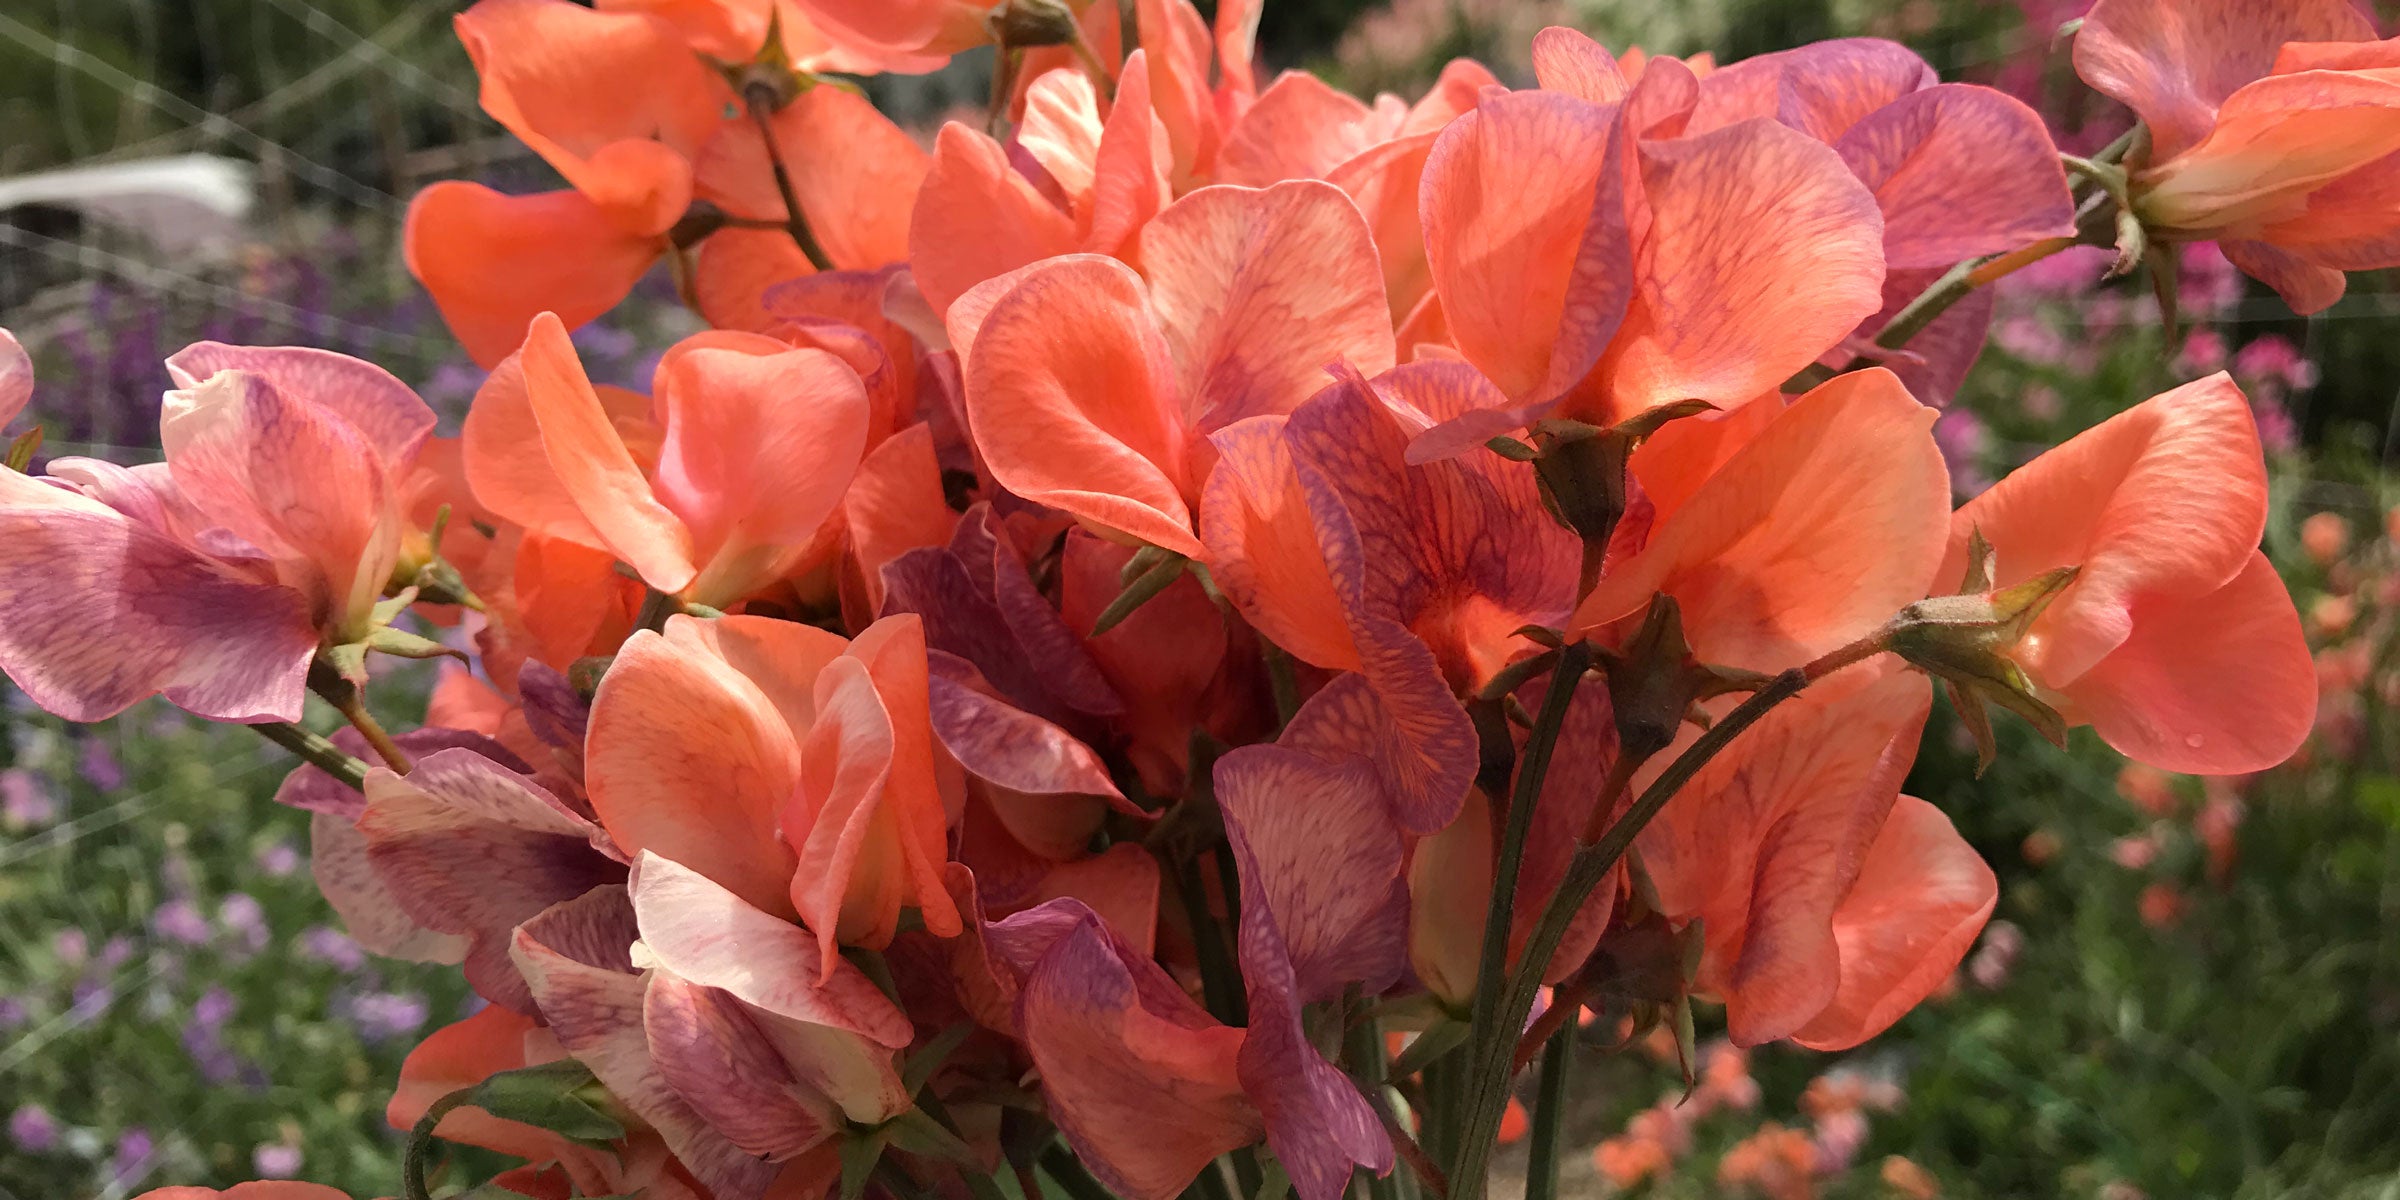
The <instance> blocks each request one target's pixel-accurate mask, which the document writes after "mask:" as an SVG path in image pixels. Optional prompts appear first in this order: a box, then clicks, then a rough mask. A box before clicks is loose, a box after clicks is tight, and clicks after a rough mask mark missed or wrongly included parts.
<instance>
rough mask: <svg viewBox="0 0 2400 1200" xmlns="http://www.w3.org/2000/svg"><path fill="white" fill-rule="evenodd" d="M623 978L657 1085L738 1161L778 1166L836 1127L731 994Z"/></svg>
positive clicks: (828, 1108)
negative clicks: (653, 1065)
mask: <svg viewBox="0 0 2400 1200" xmlns="http://www.w3.org/2000/svg"><path fill="white" fill-rule="evenodd" d="M627 978H628V979H629V980H632V982H633V983H634V987H635V991H636V993H637V997H638V1010H637V1011H638V1019H639V1020H640V1022H641V1025H640V1028H641V1029H642V1031H643V1033H644V1036H645V1039H646V1040H647V1042H648V1045H649V1049H650V1054H651V1055H652V1056H653V1057H654V1058H655V1059H656V1061H657V1071H658V1075H659V1078H660V1081H661V1082H663V1083H664V1084H665V1085H666V1086H667V1090H668V1092H669V1094H670V1095H673V1096H674V1097H675V1098H676V1099H677V1100H678V1101H680V1102H682V1103H683V1104H684V1105H685V1106H687V1107H688V1108H690V1109H692V1110H693V1113H694V1116H695V1117H697V1118H698V1119H700V1120H701V1121H703V1122H705V1123H706V1125H707V1127H708V1128H710V1129H712V1130H714V1131H715V1132H716V1133H717V1135H718V1136H720V1137H722V1138H723V1139H724V1140H725V1141H726V1142H728V1143H730V1144H731V1145H733V1146H734V1147H736V1148H737V1149H738V1150H739V1151H740V1152H741V1154H742V1156H743V1157H744V1158H745V1159H747V1160H748V1161H750V1162H751V1163H754V1164H757V1165H759V1166H765V1165H766V1164H769V1163H780V1162H784V1161H787V1160H789V1159H792V1158H794V1157H797V1156H798V1155H801V1154H804V1153H806V1152H807V1151H809V1150H810V1149H812V1148H814V1147H816V1146H818V1145H821V1144H823V1143H825V1142H826V1141H827V1140H828V1139H830V1138H831V1137H832V1136H833V1134H834V1131H835V1130H837V1129H839V1128H840V1127H841V1121H842V1113H841V1110H840V1109H839V1108H837V1107H835V1106H834V1104H833V1103H832V1101H831V1100H830V1099H829V1098H827V1097H825V1096H823V1095H821V1094H817V1093H816V1092H815V1091H814V1090H813V1089H809V1088H805V1087H798V1086H795V1081H794V1080H793V1078H792V1070H791V1068H790V1067H789V1066H788V1065H787V1064H786V1063H785V1062H784V1058H783V1056H782V1055H781V1054H779V1053H777V1050H776V1046H775V1043H773V1042H772V1041H769V1040H768V1037H767V1034H766V1032H765V1031H764V1030H763V1029H761V1028H760V1025H759V1022H758V1021H756V1020H754V1019H753V1018H752V1017H751V1015H750V1013H749V1012H747V1011H745V1009H744V1006H743V1004H742V1002H741V1001H740V1000H738V999H735V998H734V996H733V994H732V993H730V992H727V991H724V990H722V989H719V988H713V987H705V986H702V985H700V984H696V983H693V982H691V981H690V980H687V979H682V978H679V977H677V976H676V975H673V974H671V973H668V972H663V971H662V972H656V973H653V974H652V975H651V976H650V977H649V979H647V980H641V979H638V978H635V977H632V976H628V977H627Z"/></svg>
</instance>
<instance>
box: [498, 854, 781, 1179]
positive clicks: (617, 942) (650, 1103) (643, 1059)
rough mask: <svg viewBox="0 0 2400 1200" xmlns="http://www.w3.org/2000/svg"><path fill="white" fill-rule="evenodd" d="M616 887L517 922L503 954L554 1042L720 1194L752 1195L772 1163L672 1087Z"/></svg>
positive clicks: (625, 904) (771, 1173) (628, 915)
mask: <svg viewBox="0 0 2400 1200" xmlns="http://www.w3.org/2000/svg"><path fill="white" fill-rule="evenodd" d="M636 932H637V931H636V929H635V926H634V919H633V906H632V904H631V903H630V902H629V901H628V900H627V899H626V897H625V889H624V888H623V887H621V886H610V887H601V888H594V889H593V890H591V891H590V892H587V893H585V894H584V895H582V896H579V897H577V898H575V899H573V900H568V901H565V902H563V903H560V904H557V905H554V906H552V907H551V908H549V909H547V910H545V911H543V912H542V913H541V914H540V915H539V916H536V917H535V918H533V919H532V920H530V921H527V922H525V923H524V924H523V925H521V926H519V927H518V928H517V930H516V932H515V933H514V934H513V935H512V937H511V944H510V957H511V959H512V960H513V961H514V964H515V966H516V967H517V969H518V970H519V971H521V972H523V974H524V977H525V982H526V985H527V987H528V988H529V990H530V992H531V994H532V997H533V1000H534V1002H535V1003H536V1004H537V1005H538V1006H539V1008H540V1010H541V1014H542V1019H543V1020H544V1021H545V1022H546V1023H547V1024H548V1025H549V1027H550V1030H551V1032H552V1033H554V1034H556V1035H557V1037H558V1041H559V1044H560V1045H561V1046H563V1047H565V1048H566V1050H567V1052H568V1053H570V1054H572V1055H574V1056H575V1057H576V1059H577V1060H578V1061H580V1062H582V1063H583V1064H584V1065H585V1066H587V1067H589V1068H591V1071H592V1074H593V1075H594V1076H595V1077H596V1078H598V1079H599V1080H600V1082H601V1084H602V1085H603V1086H605V1087H607V1088H608V1090H609V1094H610V1095H612V1096H614V1097H615V1098H616V1099H617V1101H618V1102H619V1103H621V1104H624V1105H625V1106H626V1107H627V1108H628V1109H631V1110H632V1112H633V1114H634V1115H635V1116H638V1117H640V1118H641V1119H642V1121H643V1122H644V1123H646V1124H648V1125H649V1126H650V1127H651V1128H653V1129H655V1130H657V1131H658V1133H659V1135H660V1137H661V1138H663V1139H664V1140H665V1141H666V1143H667V1148H668V1149H669V1150H672V1151H674V1153H675V1157H676V1159H677V1160H678V1161H680V1162H682V1163H683V1165H684V1166H685V1167H686V1168H688V1169H690V1170H691V1172H692V1175H693V1177H694V1178H696V1179H698V1180H699V1181H700V1182H701V1183H702V1184H703V1185H705V1186H707V1188H708V1189H709V1190H710V1192H712V1193H714V1194H715V1195H716V1196H718V1197H720V1200H754V1198H755V1197H757V1196H758V1195H759V1194H760V1193H762V1192H764V1191H765V1190H766V1187H767V1185H768V1183H769V1182H771V1181H772V1180H773V1179H774V1178H775V1174H776V1168H775V1167H774V1166H773V1165H772V1164H770V1163H767V1162H762V1161H760V1160H759V1159H757V1158H755V1157H753V1156H752V1155H751V1154H750V1153H749V1152H748V1151H747V1148H746V1147H743V1146H740V1145H737V1144H735V1143H734V1142H733V1141H732V1140H730V1139H729V1138H728V1137H727V1136H725V1134H724V1132H722V1131H721V1130H720V1129H719V1128H718V1127H717V1126H716V1125H715V1124H714V1123H713V1122H712V1121H710V1120H709V1119H708V1118H707V1117H706V1116H704V1115H703V1114H701V1113H699V1112H697V1111H695V1110H694V1109H693V1107H692V1106H691V1105H690V1104H688V1103H686V1102H685V1101H684V1099H683V1096H682V1095H681V1094H680V1093H679V1092H678V1091H677V1090H676V1089H675V1088H674V1086H673V1084H672V1082H671V1081H670V1079H669V1078H668V1076H667V1074H666V1073H665V1071H664V1070H663V1069H662V1067H661V1064H660V1063H659V1062H658V1061H657V1060H656V1059H655V1057H654V1055H655V1053H656V1051H655V1050H654V1048H653V1046H652V1043H651V1041H650V1037H649V1034H648V1030H647V1022H646V1021H645V1019H644V1018H645V1012H644V1010H645V993H646V991H647V985H646V983H645V981H644V979H643V978H642V976H640V975H638V974H636V973H635V972H634V970H633V964H632V961H631V959H630V957H629V956H628V955H627V953H626V952H627V949H628V948H629V947H630V946H631V944H632V942H633V939H634V937H635V935H636Z"/></svg>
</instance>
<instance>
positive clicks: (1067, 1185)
mask: <svg viewBox="0 0 2400 1200" xmlns="http://www.w3.org/2000/svg"><path fill="white" fill-rule="evenodd" d="M1042 1170H1044V1171H1046V1172H1048V1173H1049V1175H1050V1178H1052V1179H1054V1180H1057V1181H1058V1186H1059V1187H1060V1188H1061V1189H1063V1190H1064V1191H1065V1192H1066V1193H1067V1195H1068V1196H1070V1197H1073V1200H1117V1197H1116V1193H1114V1192H1111V1191H1109V1190H1108V1189H1107V1188H1106V1187H1105V1186H1102V1184H1101V1183H1100V1181H1099V1180H1097V1179H1094V1178H1092V1173H1091V1171H1089V1170H1087V1169H1085V1167H1084V1165H1083V1160H1082V1159H1079V1158H1077V1157H1075V1152H1074V1151H1073V1150H1070V1149H1068V1148H1067V1144H1066V1143H1065V1142H1052V1143H1050V1144H1049V1145H1047V1146H1045V1147H1043V1148H1042ZM411 1200H415V1198H414V1197H411ZM1026 1200H1038V1198H1037V1197H1030V1196H1029V1197H1027V1198H1026Z"/></svg>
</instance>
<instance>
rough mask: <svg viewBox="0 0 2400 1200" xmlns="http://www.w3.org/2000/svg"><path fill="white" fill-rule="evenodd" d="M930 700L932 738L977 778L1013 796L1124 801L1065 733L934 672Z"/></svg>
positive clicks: (1095, 759) (1087, 751) (1098, 764)
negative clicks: (1076, 796) (939, 739)
mask: <svg viewBox="0 0 2400 1200" xmlns="http://www.w3.org/2000/svg"><path fill="white" fill-rule="evenodd" d="M952 661H956V660H952ZM930 696H931V699H932V706H931V714H932V718H933V730H934V733H935V734H937V735H939V736H940V738H941V739H942V745H943V747H944V748H946V749H947V750H949V752H950V754H951V756H952V757H954V758H956V759H958V763H959V765H960V766H962V767H965V768H966V769H967V771H968V772H969V773H970V774H972V775H974V776H976V777H977V778H979V779H982V780H984V781H986V782H989V783H995V784H998V785H1000V786H1001V787H1004V788H1007V789H1009V790H1010V791H1015V792H1029V793H1035V794H1040V795H1078V796H1105V797H1108V798H1111V799H1113V800H1116V801H1118V802H1120V803H1123V802H1124V797H1123V795H1122V794H1121V793H1119V792H1118V791H1117V786H1116V784H1115V783H1114V782H1112V781H1111V780H1110V779H1109V776H1108V765H1107V764H1106V763H1104V762H1102V761H1101V760H1100V756H1099V755H1098V754H1096V753H1094V752H1093V751H1092V748H1091V747H1089V746H1086V745H1084V744H1083V743H1082V742H1080V741H1078V740H1076V739H1075V737H1074V736H1073V735H1071V734H1069V733H1068V732H1067V731H1066V730H1064V729H1061V728H1059V727H1058V726H1056V725H1053V724H1051V723H1050V722H1048V721H1045V720H1043V719H1041V718H1040V717H1037V716H1034V715H1033V714H1031V713H1028V712H1026V711H1024V710H1023V709H1020V708H1017V707H1016V706H1014V705H1012V704H1009V703H1008V702H1007V701H1005V700H1001V699H999V698H998V697H995V696H991V695H988V694H986V693H984V692H983V691H981V690H979V689H978V688H976V687H974V686H971V685H970V684H968V683H965V682H962V681H958V680H954V679H950V678H945V677H944V676H942V675H941V674H938V673H937V674H935V675H934V676H933V678H932V680H931V687H930Z"/></svg>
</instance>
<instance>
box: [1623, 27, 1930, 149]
mask: <svg viewBox="0 0 2400 1200" xmlns="http://www.w3.org/2000/svg"><path fill="white" fill-rule="evenodd" d="M1654 65H1655V64H1654ZM1645 75H1647V72H1645ZM1934 81H1935V80H1934V73H1933V68H1932V67H1930V66H1927V65H1926V64H1925V60H1924V59H1922V58H1919V57H1917V55H1916V52H1915V51H1913V50H1910V49H1909V48H1908V47H1906V46H1902V45H1900V44H1899V43H1897V42H1887V41H1884V40H1882V39H1881V38H1833V39H1829V40H1827V41H1822V42H1811V43H1809V44H1807V45H1805V46H1800V47H1798V48H1796V49H1791V50H1783V51H1778V52H1776V53H1774V54H1762V55H1759V56H1758V57H1756V58H1746V59H1743V60H1742V61H1740V62H1738V63H1735V64H1733V65H1732V66H1729V67H1726V68H1724V69H1723V70H1719V71H1714V72H1711V73H1710V74H1709V75H1708V77H1707V78H1706V79H1704V80H1702V81H1701V83H1700V101H1699V106H1698V107H1697V108H1696V109H1695V110H1694V111H1693V112H1692V117H1691V124H1690V125H1689V126H1688V127H1686V128H1685V130H1684V132H1685V133H1687V134H1698V133H1705V132H1708V131H1711V130H1715V129H1721V128H1723V127H1725V126H1727V125H1732V124H1735V123H1737V122H1740V121H1745V120H1750V119H1753V118H1757V117H1771V118H1773V119H1775V120H1777V121H1780V122H1781V123H1783V124H1784V125H1786V126H1789V127H1791V128H1793V129H1796V130H1798V131H1800V132H1802V133H1805V134H1807V135H1808V136H1810V137H1812V138H1815V139H1816V140H1818V141H1820V142H1826V143H1831V142H1833V141H1834V140H1836V139H1838V138H1840V137H1841V136H1842V134H1843V133H1844V132H1846V131H1847V130H1848V129H1849V128H1850V127H1851V126H1852V125H1854V124H1856V123H1858V121H1859V120H1860V119H1862V118H1864V117H1865V116H1866V115H1867V114H1868V113H1871V112H1874V111H1875V110H1877V109H1879V108H1882V107H1883V106H1884V105H1887V104H1890V103H1892V102H1893V101H1895V100H1898V99H1900V98H1901V97H1902V96H1906V95H1908V94H1909V93H1911V92H1914V91H1917V90H1918V89H1920V88H1926V87H1931V86H1933V84H1934Z"/></svg>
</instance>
